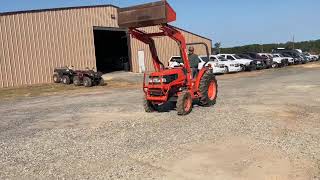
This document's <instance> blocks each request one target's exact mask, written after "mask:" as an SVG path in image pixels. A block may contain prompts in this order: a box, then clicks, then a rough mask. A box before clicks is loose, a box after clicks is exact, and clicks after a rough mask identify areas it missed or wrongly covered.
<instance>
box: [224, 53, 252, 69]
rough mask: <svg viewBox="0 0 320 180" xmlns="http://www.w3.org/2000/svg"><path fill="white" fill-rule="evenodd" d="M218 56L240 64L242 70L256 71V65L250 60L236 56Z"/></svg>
mask: <svg viewBox="0 0 320 180" xmlns="http://www.w3.org/2000/svg"><path fill="white" fill-rule="evenodd" d="M219 56H222V57H224V58H226V59H228V60H231V61H233V62H235V63H238V64H240V66H241V67H242V70H247V71H252V70H256V69H257V65H256V64H255V63H254V61H253V60H251V59H244V58H241V57H239V56H237V55H236V54H219Z"/></svg>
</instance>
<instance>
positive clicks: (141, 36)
mask: <svg viewBox="0 0 320 180" xmlns="http://www.w3.org/2000/svg"><path fill="white" fill-rule="evenodd" d="M129 33H130V34H131V35H132V36H133V37H134V38H136V39H138V40H139V41H141V42H143V43H145V44H148V45H149V49H150V52H151V56H152V62H153V66H154V68H155V70H156V71H158V72H159V71H160V70H163V69H164V65H163V63H162V62H161V61H160V60H159V57H158V53H157V50H156V45H155V43H154V40H153V39H152V34H147V33H145V32H143V31H140V30H138V29H136V28H130V29H129Z"/></svg>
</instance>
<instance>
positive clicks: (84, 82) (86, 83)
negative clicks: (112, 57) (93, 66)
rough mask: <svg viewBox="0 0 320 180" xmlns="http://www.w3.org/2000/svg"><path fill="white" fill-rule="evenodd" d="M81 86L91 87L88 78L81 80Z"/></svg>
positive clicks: (90, 81)
mask: <svg viewBox="0 0 320 180" xmlns="http://www.w3.org/2000/svg"><path fill="white" fill-rule="evenodd" d="M83 85H84V86H85V87H91V86H92V80H91V79H90V78H89V77H84V78H83Z"/></svg>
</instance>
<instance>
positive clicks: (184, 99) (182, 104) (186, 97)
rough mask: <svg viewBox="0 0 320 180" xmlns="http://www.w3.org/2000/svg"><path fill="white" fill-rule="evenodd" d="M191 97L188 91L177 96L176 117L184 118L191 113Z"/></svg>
mask: <svg viewBox="0 0 320 180" xmlns="http://www.w3.org/2000/svg"><path fill="white" fill-rule="evenodd" d="M192 103H193V101H192V97H191V94H190V93H189V92H188V91H184V92H182V93H181V94H180V95H179V96H178V100H177V105H176V106H177V111H178V115H180V116H184V115H187V114H189V113H190V112H191V111H192Z"/></svg>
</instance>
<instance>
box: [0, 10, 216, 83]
mask: <svg viewBox="0 0 320 180" xmlns="http://www.w3.org/2000/svg"><path fill="white" fill-rule="evenodd" d="M117 8H118V7H116V6H113V5H100V6H85V7H72V8H58V9H45V10H33V11H20V12H10V13H1V14H0V87H13V86H21V85H31V84H40V83H50V82H51V81H52V80H51V76H52V73H53V69H54V68H55V67H62V66H70V65H73V66H74V67H75V68H76V69H84V68H86V67H89V68H95V69H96V70H99V71H102V72H104V73H108V72H112V71H119V70H130V71H132V72H143V71H150V70H152V69H153V66H152V62H151V61H150V60H149V59H150V58H151V55H150V53H149V49H148V47H147V46H146V45H144V44H143V43H141V42H139V41H137V40H136V39H133V38H132V37H130V36H128V35H127V31H126V30H125V29H120V28H119V27H118V25H117ZM156 29H157V28H156V27H150V28H144V29H143V30H144V31H156ZM180 30H181V31H182V32H183V34H184V35H185V37H186V41H187V42H188V43H191V42H204V43H207V44H208V46H209V48H210V49H211V44H212V42H211V40H210V39H208V38H205V37H202V36H199V35H196V34H193V33H191V32H188V31H185V30H183V29H180ZM156 46H157V48H158V54H159V57H160V60H161V61H162V62H163V63H164V64H168V60H169V58H170V57H171V56H173V55H179V51H178V46H177V45H176V44H175V42H173V41H172V40H169V39H166V38H164V39H156ZM195 49H196V53H197V54H205V51H204V48H201V47H195Z"/></svg>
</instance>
